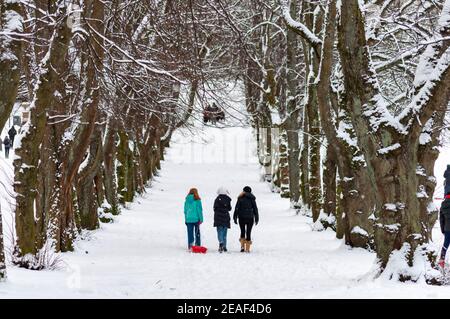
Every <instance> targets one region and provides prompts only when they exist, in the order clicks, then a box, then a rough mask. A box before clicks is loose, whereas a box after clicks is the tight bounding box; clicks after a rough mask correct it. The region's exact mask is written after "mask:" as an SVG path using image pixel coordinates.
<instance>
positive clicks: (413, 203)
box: [338, 0, 450, 282]
mask: <svg viewBox="0 0 450 319" xmlns="http://www.w3.org/2000/svg"><path fill="white" fill-rule="evenodd" d="M449 21H450V1H448V0H447V1H445V3H444V5H443V11H442V15H441V18H440V21H439V30H438V32H439V34H438V36H439V37H441V38H442V40H438V41H436V42H433V43H432V44H430V45H428V47H427V49H426V50H425V52H424V54H423V55H422V57H421V62H420V63H419V67H418V70H417V71H416V72H417V73H416V74H417V75H416V92H415V96H414V97H413V99H412V102H411V103H410V105H408V106H407V107H406V108H405V110H404V111H402V112H401V113H400V114H399V115H398V116H393V115H392V114H391V113H390V112H389V111H388V110H387V107H386V105H385V103H384V101H383V98H382V97H381V95H380V94H379V88H378V86H377V80H376V74H375V73H374V72H373V68H372V67H371V61H370V56H369V50H368V46H367V39H366V35H365V22H364V17H363V15H362V12H361V8H360V3H359V2H358V1H357V0H349V1H346V3H345V6H344V5H342V6H341V7H340V21H339V26H338V30H339V32H338V35H339V36H338V38H339V45H338V48H339V53H340V57H341V62H342V68H343V74H344V82H345V94H346V99H345V103H344V104H345V107H346V108H347V110H348V112H349V114H351V120H352V123H353V127H354V129H355V134H356V136H357V141H358V146H359V148H360V149H361V151H362V152H363V154H364V157H365V160H366V163H367V169H368V174H369V177H370V180H371V184H372V189H373V190H374V191H375V196H376V203H377V206H376V211H375V214H374V215H375V221H374V226H375V249H376V252H377V257H378V260H379V266H380V271H381V272H382V274H383V275H384V276H386V277H388V278H395V279H399V280H413V281H416V280H419V279H420V278H425V279H426V280H427V281H430V282H432V281H433V280H434V279H435V278H434V277H435V275H436V274H435V273H433V271H432V270H431V266H432V264H433V262H434V260H433V259H434V256H433V254H432V253H431V252H430V251H429V250H428V247H427V243H428V241H429V240H430V233H431V230H430V229H429V228H428V227H430V224H429V220H430V216H429V215H430V214H435V213H436V212H435V211H433V210H430V209H428V207H429V205H430V203H431V201H432V196H433V191H434V183H433V182H432V181H430V183H428V185H426V186H425V185H421V184H420V183H419V181H420V180H421V178H419V177H418V170H419V171H420V174H425V175H426V176H428V177H431V176H432V175H433V172H432V171H425V170H424V168H423V166H422V168H423V169H422V168H421V167H419V164H420V163H419V154H418V151H419V145H420V144H421V142H424V138H423V135H422V133H423V130H424V128H425V127H424V126H423V125H424V123H427V122H428V121H429V120H430V119H431V118H432V116H433V114H435V112H436V111H438V110H439V108H440V107H442V105H447V104H448V101H449V98H450V70H449V63H450V59H449V54H450V53H449V45H450V40H443V39H446V38H447V39H448V36H449V34H450V24H449ZM434 120H436V118H434ZM441 124H442V122H440V121H439V120H438V121H434V123H433V126H434V125H436V127H440V125H441ZM421 136H422V137H421ZM429 141H432V139H429ZM424 143H425V144H427V142H424ZM434 160H435V156H434V158H433V157H430V158H428V159H427V161H430V162H429V163H427V164H428V165H427V167H430V166H431V167H432V166H433V165H430V163H434ZM424 198H425V199H424ZM426 204H428V205H426Z"/></svg>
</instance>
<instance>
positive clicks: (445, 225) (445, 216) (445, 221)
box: [439, 192, 450, 268]
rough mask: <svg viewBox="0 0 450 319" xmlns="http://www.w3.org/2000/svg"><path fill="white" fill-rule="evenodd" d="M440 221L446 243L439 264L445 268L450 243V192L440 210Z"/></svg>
mask: <svg viewBox="0 0 450 319" xmlns="http://www.w3.org/2000/svg"><path fill="white" fill-rule="evenodd" d="M439 222H440V226H441V232H442V233H443V234H444V245H443V246H442V250H441V258H440V260H439V266H440V267H442V268H444V265H445V255H446V253H447V248H448V246H449V245H450V192H448V193H447V194H445V198H444V201H443V202H442V204H441V209H440V211H439Z"/></svg>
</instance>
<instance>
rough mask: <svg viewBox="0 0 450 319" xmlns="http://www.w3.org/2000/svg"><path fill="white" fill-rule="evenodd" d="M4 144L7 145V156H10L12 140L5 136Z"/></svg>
mask: <svg viewBox="0 0 450 319" xmlns="http://www.w3.org/2000/svg"><path fill="white" fill-rule="evenodd" d="M3 145H5V158H9V149H10V148H11V140H10V139H9V137H8V136H5V139H4V140H3Z"/></svg>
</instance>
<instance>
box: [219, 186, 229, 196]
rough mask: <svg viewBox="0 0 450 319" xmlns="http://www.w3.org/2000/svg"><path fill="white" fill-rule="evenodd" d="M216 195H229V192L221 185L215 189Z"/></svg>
mask: <svg viewBox="0 0 450 319" xmlns="http://www.w3.org/2000/svg"><path fill="white" fill-rule="evenodd" d="M217 195H230V192H229V191H228V189H226V188H225V187H223V186H221V187H219V189H218V190H217Z"/></svg>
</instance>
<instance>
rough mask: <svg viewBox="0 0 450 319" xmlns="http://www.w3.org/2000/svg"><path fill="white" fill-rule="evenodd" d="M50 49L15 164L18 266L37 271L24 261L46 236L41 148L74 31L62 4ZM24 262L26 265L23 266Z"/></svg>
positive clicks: (59, 8)
mask: <svg viewBox="0 0 450 319" xmlns="http://www.w3.org/2000/svg"><path fill="white" fill-rule="evenodd" d="M59 4H60V5H59V6H58V9H57V12H56V14H55V18H56V21H58V23H57V24H56V25H55V29H54V31H53V35H52V38H51V41H50V46H49V49H48V52H47V54H46V55H45V57H44V59H43V61H42V62H41V66H40V76H39V80H38V82H37V84H36V87H35V90H34V97H33V101H32V103H31V106H30V111H31V119H30V121H28V122H27V124H26V127H25V129H24V131H23V137H22V140H21V145H20V147H18V148H17V149H16V155H17V156H16V158H15V160H14V168H15V183H14V189H15V191H16V193H17V197H16V212H15V218H16V234H17V247H16V248H17V249H16V251H15V255H16V257H17V259H16V262H17V263H18V264H20V265H22V266H24V267H33V265H31V264H29V263H28V262H27V261H26V259H22V258H21V257H23V256H26V255H27V254H31V255H35V254H36V253H37V251H38V250H39V249H40V247H38V246H37V237H38V236H42V234H40V233H39V232H38V231H37V229H36V225H37V220H36V219H35V209H36V205H35V202H36V197H37V196H38V195H39V188H38V172H39V158H40V155H39V154H40V148H41V145H42V143H43V140H44V136H45V132H46V123H47V114H48V112H49V111H51V110H53V109H54V108H55V105H57V104H58V103H59V94H57V92H55V88H56V87H58V83H59V82H60V74H62V73H63V71H64V69H65V66H66V64H65V57H66V54H67V50H68V46H69V42H70V39H71V30H70V28H69V27H68V26H67V24H66V19H67V17H66V5H67V4H65V3H59ZM23 261H24V263H22V262H23Z"/></svg>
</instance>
